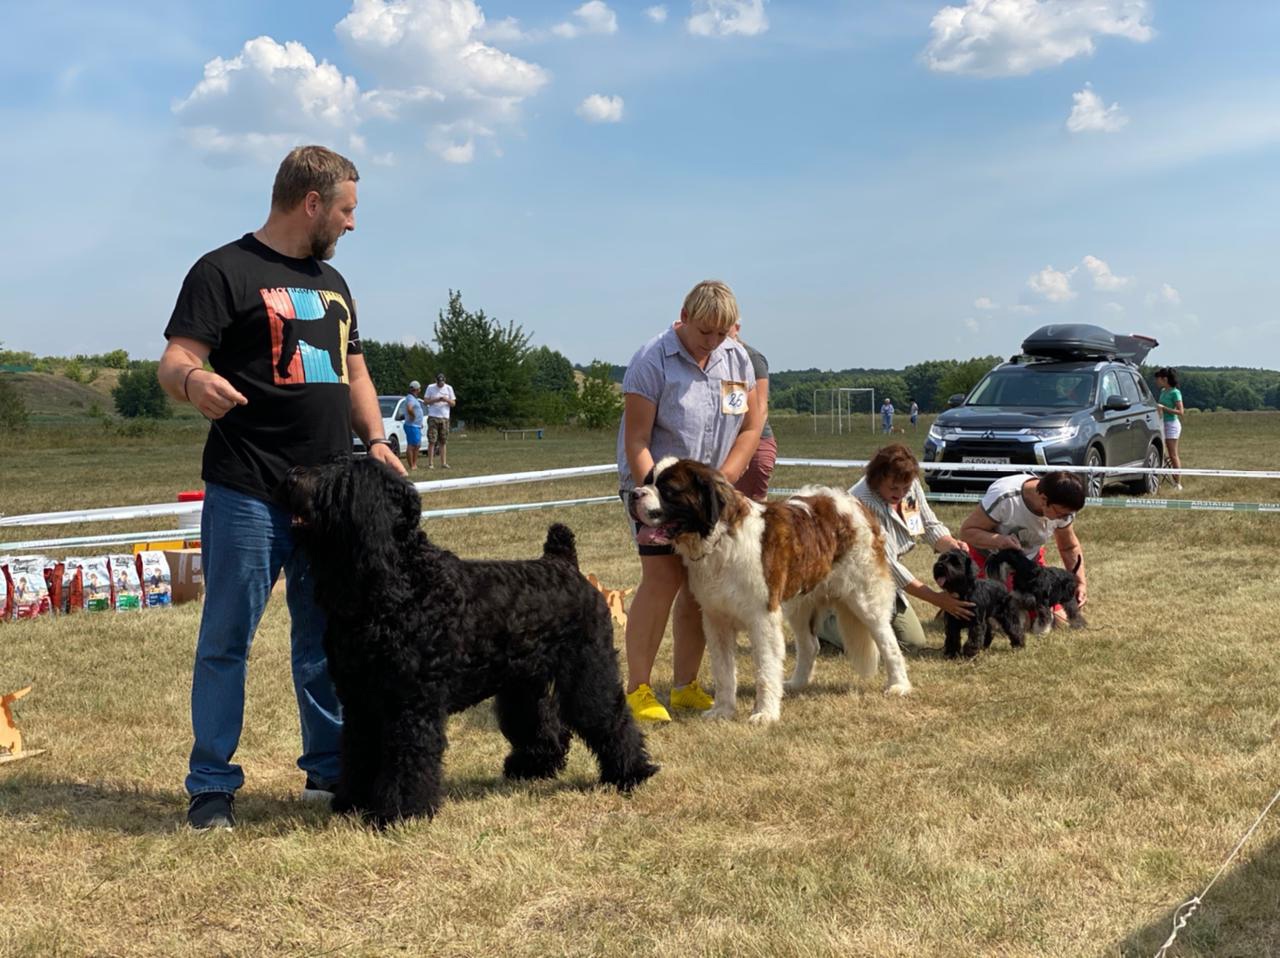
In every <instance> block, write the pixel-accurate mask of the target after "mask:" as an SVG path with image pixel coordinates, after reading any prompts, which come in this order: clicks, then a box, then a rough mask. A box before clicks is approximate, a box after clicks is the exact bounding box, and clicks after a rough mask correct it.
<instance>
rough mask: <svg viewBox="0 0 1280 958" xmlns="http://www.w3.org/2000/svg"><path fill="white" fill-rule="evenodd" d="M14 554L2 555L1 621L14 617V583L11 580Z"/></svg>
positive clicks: (0, 581) (0, 573)
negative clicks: (11, 564)
mask: <svg viewBox="0 0 1280 958" xmlns="http://www.w3.org/2000/svg"><path fill="white" fill-rule="evenodd" d="M12 559H13V557H12V556H0V622H8V621H9V620H10V619H12V618H13V583H12V582H11V581H10V580H9V563H10V561H12Z"/></svg>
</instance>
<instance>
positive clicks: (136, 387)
mask: <svg viewBox="0 0 1280 958" xmlns="http://www.w3.org/2000/svg"><path fill="white" fill-rule="evenodd" d="M157 366H158V363H154V362H147V363H139V364H138V367H137V368H136V369H129V370H126V371H125V372H123V373H121V374H120V380H119V381H118V382H117V383H116V385H115V387H114V388H113V389H112V390H111V398H112V399H114V400H115V403H116V412H118V413H119V414H120V415H121V416H124V417H125V418H126V419H136V418H138V417H143V418H146V419H168V418H169V417H170V416H172V415H173V407H172V406H170V405H169V397H168V396H166V395H165V393H164V389H162V388H161V386H160V380H159V379H157V378H156V368H157Z"/></svg>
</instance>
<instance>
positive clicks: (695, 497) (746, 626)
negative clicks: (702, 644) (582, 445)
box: [630, 457, 911, 722]
mask: <svg viewBox="0 0 1280 958" xmlns="http://www.w3.org/2000/svg"><path fill="white" fill-rule="evenodd" d="M630 508H631V514H632V515H633V516H634V517H635V519H636V521H638V522H642V523H644V524H645V525H647V526H650V527H652V528H656V529H661V530H663V531H664V532H665V533H666V534H667V536H669V537H670V539H671V542H672V545H673V546H674V548H675V550H676V552H677V553H678V554H679V555H680V557H681V558H682V559H683V560H684V565H685V569H686V572H687V575H688V581H689V589H690V591H691V592H692V593H693V596H694V597H695V598H696V599H697V600H698V604H699V605H701V606H702V618H703V626H704V629H705V632H706V637H707V646H708V648H709V650H710V652H711V675H712V679H713V680H714V682H715V706H714V707H713V708H712V709H711V711H710V712H709V713H708V716H709V717H711V718H731V717H732V716H733V714H734V707H735V700H736V697H737V675H736V669H735V659H734V647H735V639H736V635H737V633H738V632H739V631H745V632H746V633H747V635H748V636H749V638H750V641H751V651H752V657H753V659H754V660H755V666H756V705H755V709H754V711H752V713H751V721H753V722H776V721H777V720H778V718H779V715H780V712H781V706H782V689H783V683H782V668H783V660H784V658H785V656H786V646H785V639H784V637H783V634H782V621H783V617H784V616H785V618H786V620H787V623H788V624H789V625H790V626H791V631H792V633H793V634H794V635H795V638H796V668H795V672H794V673H793V674H792V676H791V679H790V680H789V681H788V682H787V688H788V689H792V690H794V689H802V688H804V687H805V686H806V685H808V684H809V679H810V676H811V675H812V673H813V662H814V658H815V657H816V656H817V654H818V639H817V637H816V636H815V635H814V634H813V628H812V621H813V620H814V619H815V618H816V615H815V614H816V613H818V612H820V611H821V610H823V609H826V608H831V609H834V610H835V611H836V614H837V617H838V619H839V622H840V632H841V635H842V636H843V638H844V647H845V651H846V654H847V655H848V657H849V661H850V662H851V664H852V665H853V666H854V668H855V669H856V670H857V672H858V674H859V675H860V676H862V677H863V678H871V677H872V676H873V675H875V673H876V670H877V668H878V667H879V660H880V658H881V657H883V658H884V663H885V669H886V670H887V672H888V681H887V683H886V689H885V691H886V692H887V693H891V694H894V695H906V694H907V693H908V692H910V691H911V682H910V680H909V679H908V678H907V667H906V662H905V661H904V660H903V657H902V652H901V651H900V650H899V649H898V642H897V640H896V639H895V637H894V634H893V630H892V628H890V625H889V621H890V619H891V618H892V617H893V608H894V598H895V594H896V590H895V587H894V584H893V579H892V577H891V576H890V573H889V563H888V560H887V559H886V558H885V552H884V537H883V535H882V534H881V532H880V526H879V524H878V523H877V522H876V519H875V517H874V516H872V515H871V513H869V512H868V511H867V509H866V507H865V506H863V505H862V503H860V502H859V501H858V500H857V499H855V498H854V497H853V496H851V495H849V494H848V493H845V492H842V491H840V490H838V489H829V488H825V487H821V486H809V487H806V488H804V489H801V490H800V491H799V493H797V494H796V495H794V496H792V497H791V498H789V499H786V500H784V501H781V502H770V503H767V504H762V503H758V502H752V501H751V500H750V499H748V498H747V497H746V496H744V495H742V494H741V493H740V492H738V491H737V490H736V489H734V488H733V486H732V485H730V484H729V481H728V480H727V479H725V478H724V476H723V475H721V474H720V473H719V472H718V471H717V470H715V469H712V468H711V467H710V466H706V465H703V464H702V463H700V462H696V461H694V460H692V459H675V458H674V457H668V458H666V459H663V460H662V461H661V462H659V463H658V464H657V466H655V467H654V470H653V481H652V483H651V484H649V485H644V486H640V487H639V488H637V489H635V490H634V491H633V492H632V493H631V500H630Z"/></svg>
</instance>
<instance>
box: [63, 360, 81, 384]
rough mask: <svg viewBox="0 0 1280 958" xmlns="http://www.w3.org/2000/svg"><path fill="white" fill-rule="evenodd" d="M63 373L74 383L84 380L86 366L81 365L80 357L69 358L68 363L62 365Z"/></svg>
mask: <svg viewBox="0 0 1280 958" xmlns="http://www.w3.org/2000/svg"><path fill="white" fill-rule="evenodd" d="M62 375H64V376H66V377H67V378H68V379H70V380H71V381H72V382H73V383H82V382H84V366H82V365H80V360H79V358H75V359H69V360H67V363H66V365H65V366H63V367H62Z"/></svg>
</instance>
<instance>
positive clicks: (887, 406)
mask: <svg viewBox="0 0 1280 958" xmlns="http://www.w3.org/2000/svg"><path fill="white" fill-rule="evenodd" d="M880 431H881V432H883V433H884V434H885V435H886V436H887V435H889V433H891V432H893V401H892V400H891V399H890V398H889V397H888V396H885V397H884V402H882V403H881V404H880Z"/></svg>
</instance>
